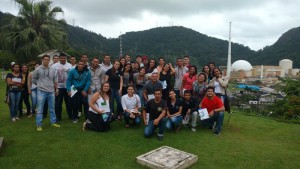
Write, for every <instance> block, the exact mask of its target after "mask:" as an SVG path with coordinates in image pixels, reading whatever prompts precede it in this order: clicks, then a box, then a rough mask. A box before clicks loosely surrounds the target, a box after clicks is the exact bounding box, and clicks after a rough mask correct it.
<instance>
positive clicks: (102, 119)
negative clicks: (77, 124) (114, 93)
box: [82, 82, 112, 132]
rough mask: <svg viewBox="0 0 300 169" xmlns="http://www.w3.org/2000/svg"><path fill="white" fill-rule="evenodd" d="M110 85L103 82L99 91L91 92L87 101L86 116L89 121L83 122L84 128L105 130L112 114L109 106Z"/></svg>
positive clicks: (98, 130)
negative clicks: (87, 109)
mask: <svg viewBox="0 0 300 169" xmlns="http://www.w3.org/2000/svg"><path fill="white" fill-rule="evenodd" d="M110 92H111V90H110V86H109V83H108V82H105V83H104V84H103V85H102V86H101V89H100V91H98V92H96V93H94V94H93V96H92V97H91V100H90V102H89V106H90V108H89V111H88V117H89V120H90V122H83V127H82V129H83V131H84V130H86V129H87V130H93V131H97V132H104V131H107V130H108V129H109V128H110V126H109V123H110V122H111V119H112V118H111V117H112V114H111V112H110V107H109V98H110V95H111V94H110Z"/></svg>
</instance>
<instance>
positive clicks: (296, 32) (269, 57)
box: [252, 27, 300, 68]
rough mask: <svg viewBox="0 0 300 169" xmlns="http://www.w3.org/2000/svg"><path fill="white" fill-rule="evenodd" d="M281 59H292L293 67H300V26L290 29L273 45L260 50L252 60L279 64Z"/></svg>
mask: <svg viewBox="0 0 300 169" xmlns="http://www.w3.org/2000/svg"><path fill="white" fill-rule="evenodd" d="M281 59H290V60H292V61H293V62H294V64H293V67H295V68H300V27H297V28H293V29H290V30H289V31H287V32H286V33H284V34H283V35H282V36H281V37H280V38H279V39H278V40H277V42H275V43H274V44H273V45H271V46H267V47H265V48H264V49H262V50H259V51H258V52H257V55H256V57H255V58H253V60H252V62H253V63H256V64H261V63H265V64H269V65H278V63H279V61H280V60H281Z"/></svg>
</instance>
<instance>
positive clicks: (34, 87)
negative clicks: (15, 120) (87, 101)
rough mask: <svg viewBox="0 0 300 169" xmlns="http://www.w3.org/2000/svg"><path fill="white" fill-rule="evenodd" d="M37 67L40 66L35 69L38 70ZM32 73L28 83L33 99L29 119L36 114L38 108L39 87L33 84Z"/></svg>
mask: <svg viewBox="0 0 300 169" xmlns="http://www.w3.org/2000/svg"><path fill="white" fill-rule="evenodd" d="M37 67H39V64H36V65H35V67H34V68H35V69H36V68H37ZM32 72H33V71H32ZM32 72H30V73H29V74H28V81H27V88H28V94H29V95H30V98H31V114H30V115H29V116H28V117H32V116H33V115H34V114H35V109H36V106H37V86H36V85H35V84H33V83H32Z"/></svg>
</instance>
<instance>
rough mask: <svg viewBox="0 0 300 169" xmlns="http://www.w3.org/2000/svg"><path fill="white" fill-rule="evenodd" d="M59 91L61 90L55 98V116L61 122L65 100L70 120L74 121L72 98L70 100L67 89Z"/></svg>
mask: <svg viewBox="0 0 300 169" xmlns="http://www.w3.org/2000/svg"><path fill="white" fill-rule="evenodd" d="M58 90H59V91H58V95H57V96H55V114H56V118H57V121H61V114H62V103H63V100H65V105H66V109H67V113H68V116H69V119H72V105H71V98H70V96H68V92H67V89H66V88H59V89H58Z"/></svg>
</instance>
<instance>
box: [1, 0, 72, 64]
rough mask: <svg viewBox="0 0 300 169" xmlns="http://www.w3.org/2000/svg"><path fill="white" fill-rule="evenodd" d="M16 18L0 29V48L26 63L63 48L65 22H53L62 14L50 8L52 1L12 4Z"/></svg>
mask: <svg viewBox="0 0 300 169" xmlns="http://www.w3.org/2000/svg"><path fill="white" fill-rule="evenodd" d="M15 2H16V4H17V5H18V7H19V14H18V16H17V17H15V18H13V19H12V20H11V21H10V23H9V24H8V25H5V26H3V27H2V30H1V32H2V33H1V36H2V37H1V39H2V44H3V48H4V49H5V50H8V51H10V52H12V53H13V54H15V55H16V57H17V58H18V60H19V61H22V62H24V61H25V62H27V61H30V60H32V59H35V57H36V56H37V55H38V54H40V53H42V52H44V51H46V50H49V49H53V48H57V49H64V48H66V44H67V39H66V22H65V20H64V19H60V20H57V19H55V17H56V14H58V13H63V10H62V9H61V8H60V7H57V6H56V7H53V8H52V7H51V4H52V1H48V0H44V1H40V2H34V1H33V0H15Z"/></svg>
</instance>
